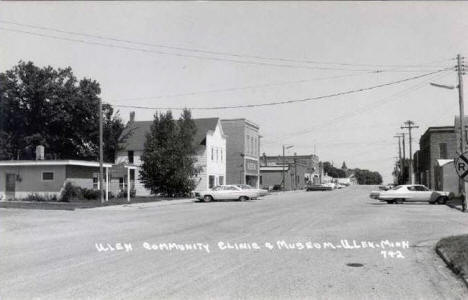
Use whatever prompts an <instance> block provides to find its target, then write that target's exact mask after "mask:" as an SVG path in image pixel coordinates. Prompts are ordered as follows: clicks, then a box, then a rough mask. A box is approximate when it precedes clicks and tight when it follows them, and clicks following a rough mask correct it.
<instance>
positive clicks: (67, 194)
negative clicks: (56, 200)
mask: <svg viewBox="0 0 468 300" xmlns="http://www.w3.org/2000/svg"><path fill="white" fill-rule="evenodd" d="M82 197H83V194H82V192H81V188H80V187H77V186H74V185H73V184H72V183H71V182H67V184H65V187H64V188H63V191H62V194H61V195H60V201H62V202H69V201H70V200H73V199H81V198H82Z"/></svg>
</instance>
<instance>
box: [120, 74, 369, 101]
mask: <svg viewBox="0 0 468 300" xmlns="http://www.w3.org/2000/svg"><path fill="white" fill-rule="evenodd" d="M366 74H375V72H368V73H358V74H356V73H353V74H345V75H336V76H327V77H317V78H311V79H303V80H297V81H287V82H278V83H265V84H259V85H250V86H244V87H235V88H226V89H213V90H205V91H197V92H187V93H180V94H168V95H159V96H149V97H133V98H119V99H113V100H114V101H128V100H151V99H163V98H177V97H184V96H196V95H200V94H212V93H223V92H232V91H240V90H250V89H256V88H261V87H272V86H283V85H291V84H298V83H306V82H311V81H318V80H326V79H339V78H346V77H356V76H362V75H366Z"/></svg>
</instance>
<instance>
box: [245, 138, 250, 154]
mask: <svg viewBox="0 0 468 300" xmlns="http://www.w3.org/2000/svg"><path fill="white" fill-rule="evenodd" d="M246 147H247V149H246V152H247V154H249V153H250V135H247V136H246Z"/></svg>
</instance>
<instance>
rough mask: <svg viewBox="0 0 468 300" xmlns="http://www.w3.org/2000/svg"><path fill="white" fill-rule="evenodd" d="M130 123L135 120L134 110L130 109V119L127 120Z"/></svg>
mask: <svg viewBox="0 0 468 300" xmlns="http://www.w3.org/2000/svg"><path fill="white" fill-rule="evenodd" d="M129 122H130V123H133V122H135V112H134V111H131V112H130V120H129Z"/></svg>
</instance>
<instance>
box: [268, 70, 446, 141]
mask: <svg viewBox="0 0 468 300" xmlns="http://www.w3.org/2000/svg"><path fill="white" fill-rule="evenodd" d="M446 75H447V73H446V74H441V75H439V76H435V77H432V78H430V79H427V80H424V81H422V82H418V83H417V84H415V85H412V86H410V87H408V88H405V89H403V90H401V91H398V92H397V93H394V94H392V95H390V96H387V97H384V98H382V99H381V100H379V101H382V102H381V103H379V104H377V105H375V106H371V107H367V108H364V109H359V110H356V111H355V112H354V113H351V114H344V115H341V116H338V117H336V118H334V119H332V120H330V123H331V125H336V124H337V123H338V122H340V121H343V120H345V119H349V118H352V117H354V116H357V115H361V114H363V113H366V112H369V111H371V110H374V109H376V108H378V107H380V106H382V105H384V104H387V103H389V102H390V101H387V102H383V101H384V100H386V99H390V98H394V97H396V96H402V95H405V94H408V93H410V92H414V91H416V90H418V89H420V88H421V87H423V86H424V85H425V84H426V83H427V82H428V81H430V80H434V79H438V78H440V77H443V76H446ZM396 100H399V99H398V98H396V99H395V100H394V101H396ZM327 126H330V125H327ZM320 128H322V127H321V126H320V125H317V126H314V128H313V129H308V130H302V131H299V132H294V133H289V134H287V135H283V136H281V137H279V138H281V139H282V140H283V141H284V138H286V139H291V138H294V137H297V136H300V135H304V134H308V133H311V132H314V131H316V130H318V129H320ZM264 142H265V140H264ZM272 143H276V142H272Z"/></svg>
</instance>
